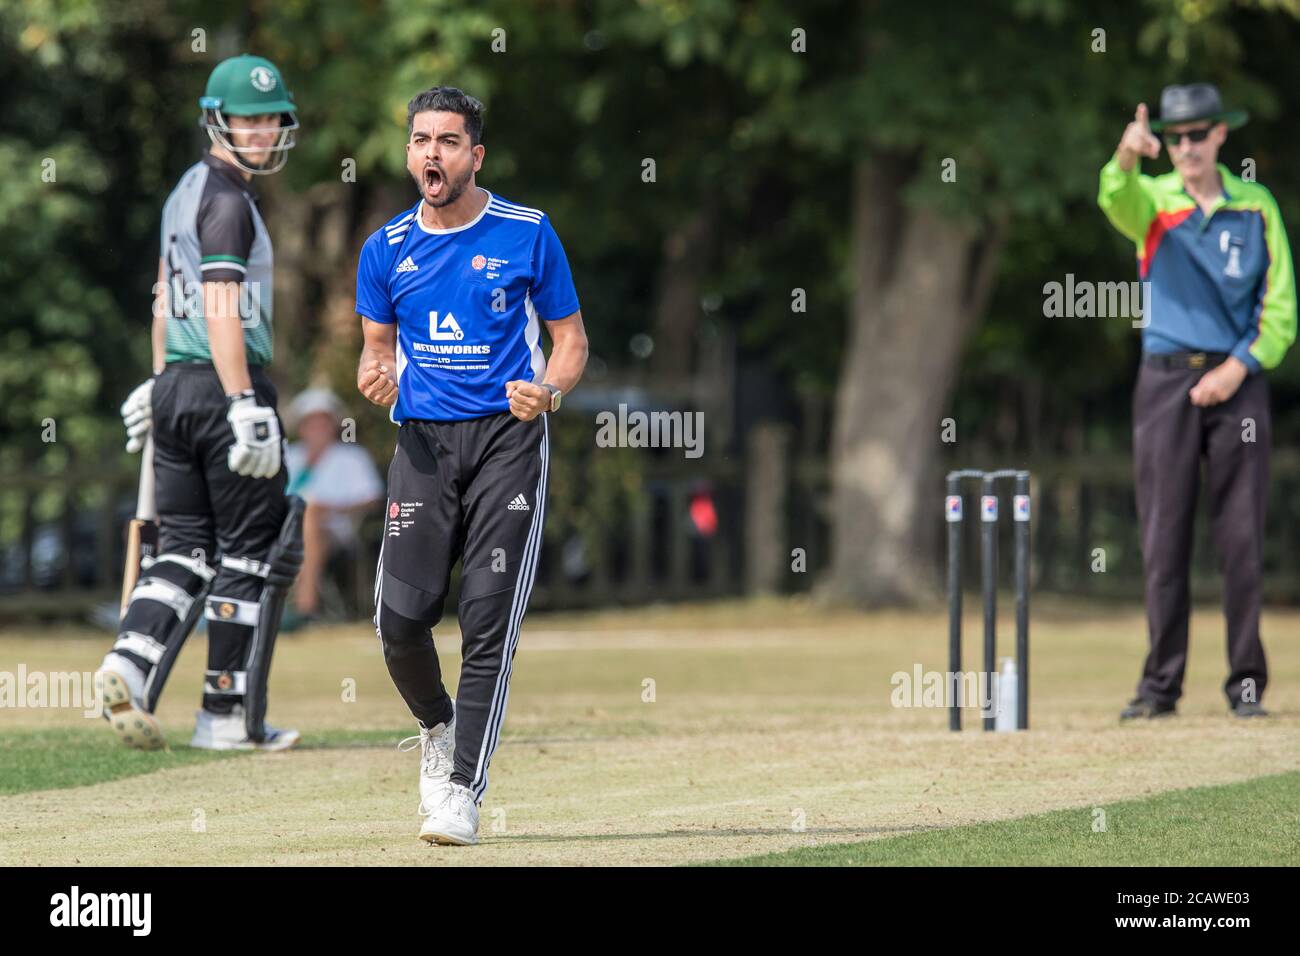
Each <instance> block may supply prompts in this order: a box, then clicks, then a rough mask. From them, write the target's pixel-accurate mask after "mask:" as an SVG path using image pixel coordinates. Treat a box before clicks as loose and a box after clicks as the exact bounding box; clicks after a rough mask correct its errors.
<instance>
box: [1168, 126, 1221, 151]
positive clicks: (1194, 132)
mask: <svg viewBox="0 0 1300 956" xmlns="http://www.w3.org/2000/svg"><path fill="white" fill-rule="evenodd" d="M1212 129H1214V127H1213V126H1206V127H1205V128H1204V129H1186V130H1183V131H1182V132H1181V133H1165V134H1164V141H1165V145H1166V146H1177V145H1178V144H1179V143H1180V142H1182V139H1183V137H1184V136H1186V137H1187V138H1188V139H1189V140H1191V141H1192V142H1193V143H1203V142H1205V137H1207V136H1209V135H1210V130H1212Z"/></svg>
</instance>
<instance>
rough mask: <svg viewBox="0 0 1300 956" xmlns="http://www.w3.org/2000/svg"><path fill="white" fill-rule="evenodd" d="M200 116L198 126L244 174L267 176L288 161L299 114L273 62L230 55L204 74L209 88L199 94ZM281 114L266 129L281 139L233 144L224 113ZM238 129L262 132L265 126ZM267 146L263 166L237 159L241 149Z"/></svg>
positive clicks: (256, 149) (246, 150)
mask: <svg viewBox="0 0 1300 956" xmlns="http://www.w3.org/2000/svg"><path fill="white" fill-rule="evenodd" d="M199 108H200V109H202V110H203V116H202V117H201V118H200V119H199V125H200V126H202V127H203V128H204V129H206V130H207V131H208V138H209V139H211V140H212V142H214V143H216V144H217V145H218V146H220V147H222V148H223V149H225V150H227V151H228V152H229V153H230V156H231V159H233V160H234V163H235V165H236V166H238V167H239V168H240V169H242V170H244V171H245V172H247V173H254V174H257V175H265V174H267V173H278V172H279V171H280V170H281V169H283V168H284V164H285V163H286V162H288V160H289V150H291V149H293V147H294V144H295V142H296V138H295V136H294V130H296V129H297V128H298V116H297V113H296V112H295V111H294V105H293V94H292V93H290V92H289V90H288V88H286V87H285V85H284V78H283V77H282V76H281V75H280V71H279V70H278V69H277V68H276V66H275V64H274V63H272V62H271V61H270V60H268V59H266V58H265V57H260V56H251V55H249V54H247V53H245V54H244V55H243V56H232V57H231V58H230V59H228V60H222V61H221V62H220V63H218V64H217V66H216V69H214V70H213V71H212V75H211V76H209V77H208V88H207V90H206V91H205V92H204V94H203V96H202V97H200V98H199ZM266 113H279V114H280V125H279V127H268V128H269V129H276V130H277V131H278V132H279V134H280V135H279V138H278V139H276V141H275V143H273V144H272V145H271V146H269V147H253V146H236V145H234V143H233V141H232V140H231V136H230V124H229V123H227V121H226V117H228V116H261V115H263V114H266ZM241 132H259V133H260V132H266V130H265V129H256V130H241ZM263 148H267V149H269V150H270V151H271V157H270V159H269V160H268V161H267V164H266V165H264V166H250V165H248V164H247V163H244V162H243V161H242V160H241V159H240V153H251V152H259V151H260V150H261V149H263Z"/></svg>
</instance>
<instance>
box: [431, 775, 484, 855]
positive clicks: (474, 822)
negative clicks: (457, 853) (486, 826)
mask: <svg viewBox="0 0 1300 956" xmlns="http://www.w3.org/2000/svg"><path fill="white" fill-rule="evenodd" d="M420 839H421V840H427V841H428V842H429V843H440V844H443V845H452V846H473V845H474V844H475V843H477V842H478V804H477V803H475V802H474V793H473V791H471V790H470V788H469V787H462V786H461V785H460V784H458V783H449V784H447V789H446V790H445V791H444V793H443V797H442V802H441V803H439V804H438V805H437V806H436V807H434V808H433V812H432V813H430V814H429V815H428V816H427V817H425V818H424V826H422V827H420Z"/></svg>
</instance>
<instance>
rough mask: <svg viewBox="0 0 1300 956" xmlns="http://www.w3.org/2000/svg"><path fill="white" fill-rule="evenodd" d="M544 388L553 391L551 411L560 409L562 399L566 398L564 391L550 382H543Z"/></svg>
mask: <svg viewBox="0 0 1300 956" xmlns="http://www.w3.org/2000/svg"><path fill="white" fill-rule="evenodd" d="M542 388H545V389H548V390H549V391H550V393H551V411H553V412H558V411H559V410H560V399H562V398H564V393H563V392H561V391H560V390H559V389H558V388H556V387H555V386H554V385H552V384H551V383H550V382H543V383H542Z"/></svg>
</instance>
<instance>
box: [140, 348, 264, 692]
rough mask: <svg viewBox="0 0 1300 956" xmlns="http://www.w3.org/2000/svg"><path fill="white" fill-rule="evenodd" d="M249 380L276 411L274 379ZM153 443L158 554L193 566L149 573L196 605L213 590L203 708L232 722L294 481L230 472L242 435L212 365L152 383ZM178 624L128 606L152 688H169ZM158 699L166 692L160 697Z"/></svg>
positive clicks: (150, 606)
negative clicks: (264, 568) (267, 565)
mask: <svg viewBox="0 0 1300 956" xmlns="http://www.w3.org/2000/svg"><path fill="white" fill-rule="evenodd" d="M250 375H251V378H252V383H253V391H254V392H255V393H256V394H257V400H258V402H259V403H260V404H262V405H265V406H267V407H270V408H274V407H275V403H276V391H275V387H274V386H273V385H272V384H271V381H270V379H269V378H267V376H266V374H265V373H264V372H263V371H262V370H261V369H260V368H257V367H254V368H251V369H250ZM153 441H154V477H155V484H156V500H157V506H158V524H159V534H158V536H159V547H158V552H159V555H160V556H162V557H164V558H166V557H168V556H176V557H178V558H180V559H183V560H184V561H188V562H189V566H188V567H187V566H186V565H184V564H181V563H178V562H168V561H161V562H159V563H158V564H155V565H154V568H153V569H152V570H151V571H150V572H149V574H150V575H151V576H153V577H154V578H155V581H154V582H153V583H154V586H155V591H156V590H157V588H156V586H157V584H158V580H157V579H161V580H162V583H163V584H164V586H165V590H164V593H166V589H170V591H171V593H174V594H180V593H181V592H185V593H187V594H189V595H191V596H193V597H195V598H196V599H197V598H198V597H200V596H202V595H203V594H204V592H205V591H206V601H205V602H204V607H203V614H204V616H205V617H206V618H207V619H208V669H207V676H206V679H205V681H204V694H203V706H204V707H205V708H207V709H208V710H211V711H215V712H218V713H228V712H229V711H230V710H231V708H233V707H234V706H235V705H236V704H240V703H242V699H243V690H244V667H245V661H246V659H247V653H248V645H249V642H250V640H251V639H252V634H253V624H254V623H255V621H256V610H257V607H258V602H259V600H260V598H261V593H262V587H263V585H264V583H265V580H264V577H263V576H261V575H259V574H258V573H257V568H258V565H259V564H260V562H262V561H263V560H264V559H265V558H266V557H267V554H268V552H269V551H270V549H271V545H272V544H273V543H274V542H275V540H276V538H277V536H278V535H279V533H280V527H281V525H283V523H284V519H285V515H286V513H287V510H288V506H287V501H286V499H285V486H286V484H287V481H288V479H287V476H286V473H285V470H284V469H283V468H281V469H280V471H279V472H278V473H277V474H275V475H273V476H272V477H270V478H248V477H243V476H240V475H237V474H235V473H234V472H233V471H231V470H230V468H229V467H228V466H227V464H226V453H227V451H228V450H229V448H230V446H231V445H232V444H233V443H234V432H233V431H232V430H231V428H230V423H229V422H227V421H226V398H225V391H224V389H223V388H222V386H221V381H220V379H219V378H218V377H217V373H216V370H215V369H214V368H213V366H212V365H211V364H208V363H175V364H171V365H168V366H167V367H166V368H165V369H164V370H163V372H162V373H161V374H160V375H159V376H158V378H157V379H156V380H155V381H154V387H153ZM196 561H197V563H195V562H196ZM196 571H198V572H202V574H201V575H200V574H196V573H194V572H196ZM151 593H152V592H151ZM180 617H181V615H179V614H176V613H171V612H169V611H168V610H167V609H166V608H165V607H162V606H160V604H159V602H158V601H153V600H149V599H147V598H142V599H140V600H136V599H135V598H133V599H132V602H131V604H130V605H129V606H128V609H127V613H126V615H125V616H124V618H123V621H122V632H123V633H124V634H134V635H143V637H140V638H136V641H137V643H136V645H135V646H137V647H147V648H149V649H151V650H152V653H151V654H150V657H152V658H153V659H152V660H150V659H146V658H145V657H142V656H141V655H139V654H135V655H130V652H129V651H128V652H127V653H128V655H129V656H133V657H134V659H135V660H136V662H137V663H138V664H140V666H141V667H142V668H143V669H144V670H145V672H146V673H148V674H149V675H150V677H149V681H150V682H151V684H152V683H153V682H154V681H155V680H156V679H157V680H159V681H165V680H166V676H167V672H168V671H169V670H170V667H171V663H172V662H173V661H174V660H175V657H176V655H177V654H178V653H179V652H180V648H181V645H183V644H184V642H185V639H186V638H187V637H188V636H189V629H188V627H186V626H184V625H183V624H181V623H180V621H179V619H180ZM191 623H192V622H191ZM159 691H161V686H160V685H159V686H158V687H157V688H156V689H155V690H154V691H153V693H152V696H153V697H155V698H156V696H157V693H158V692H159Z"/></svg>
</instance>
